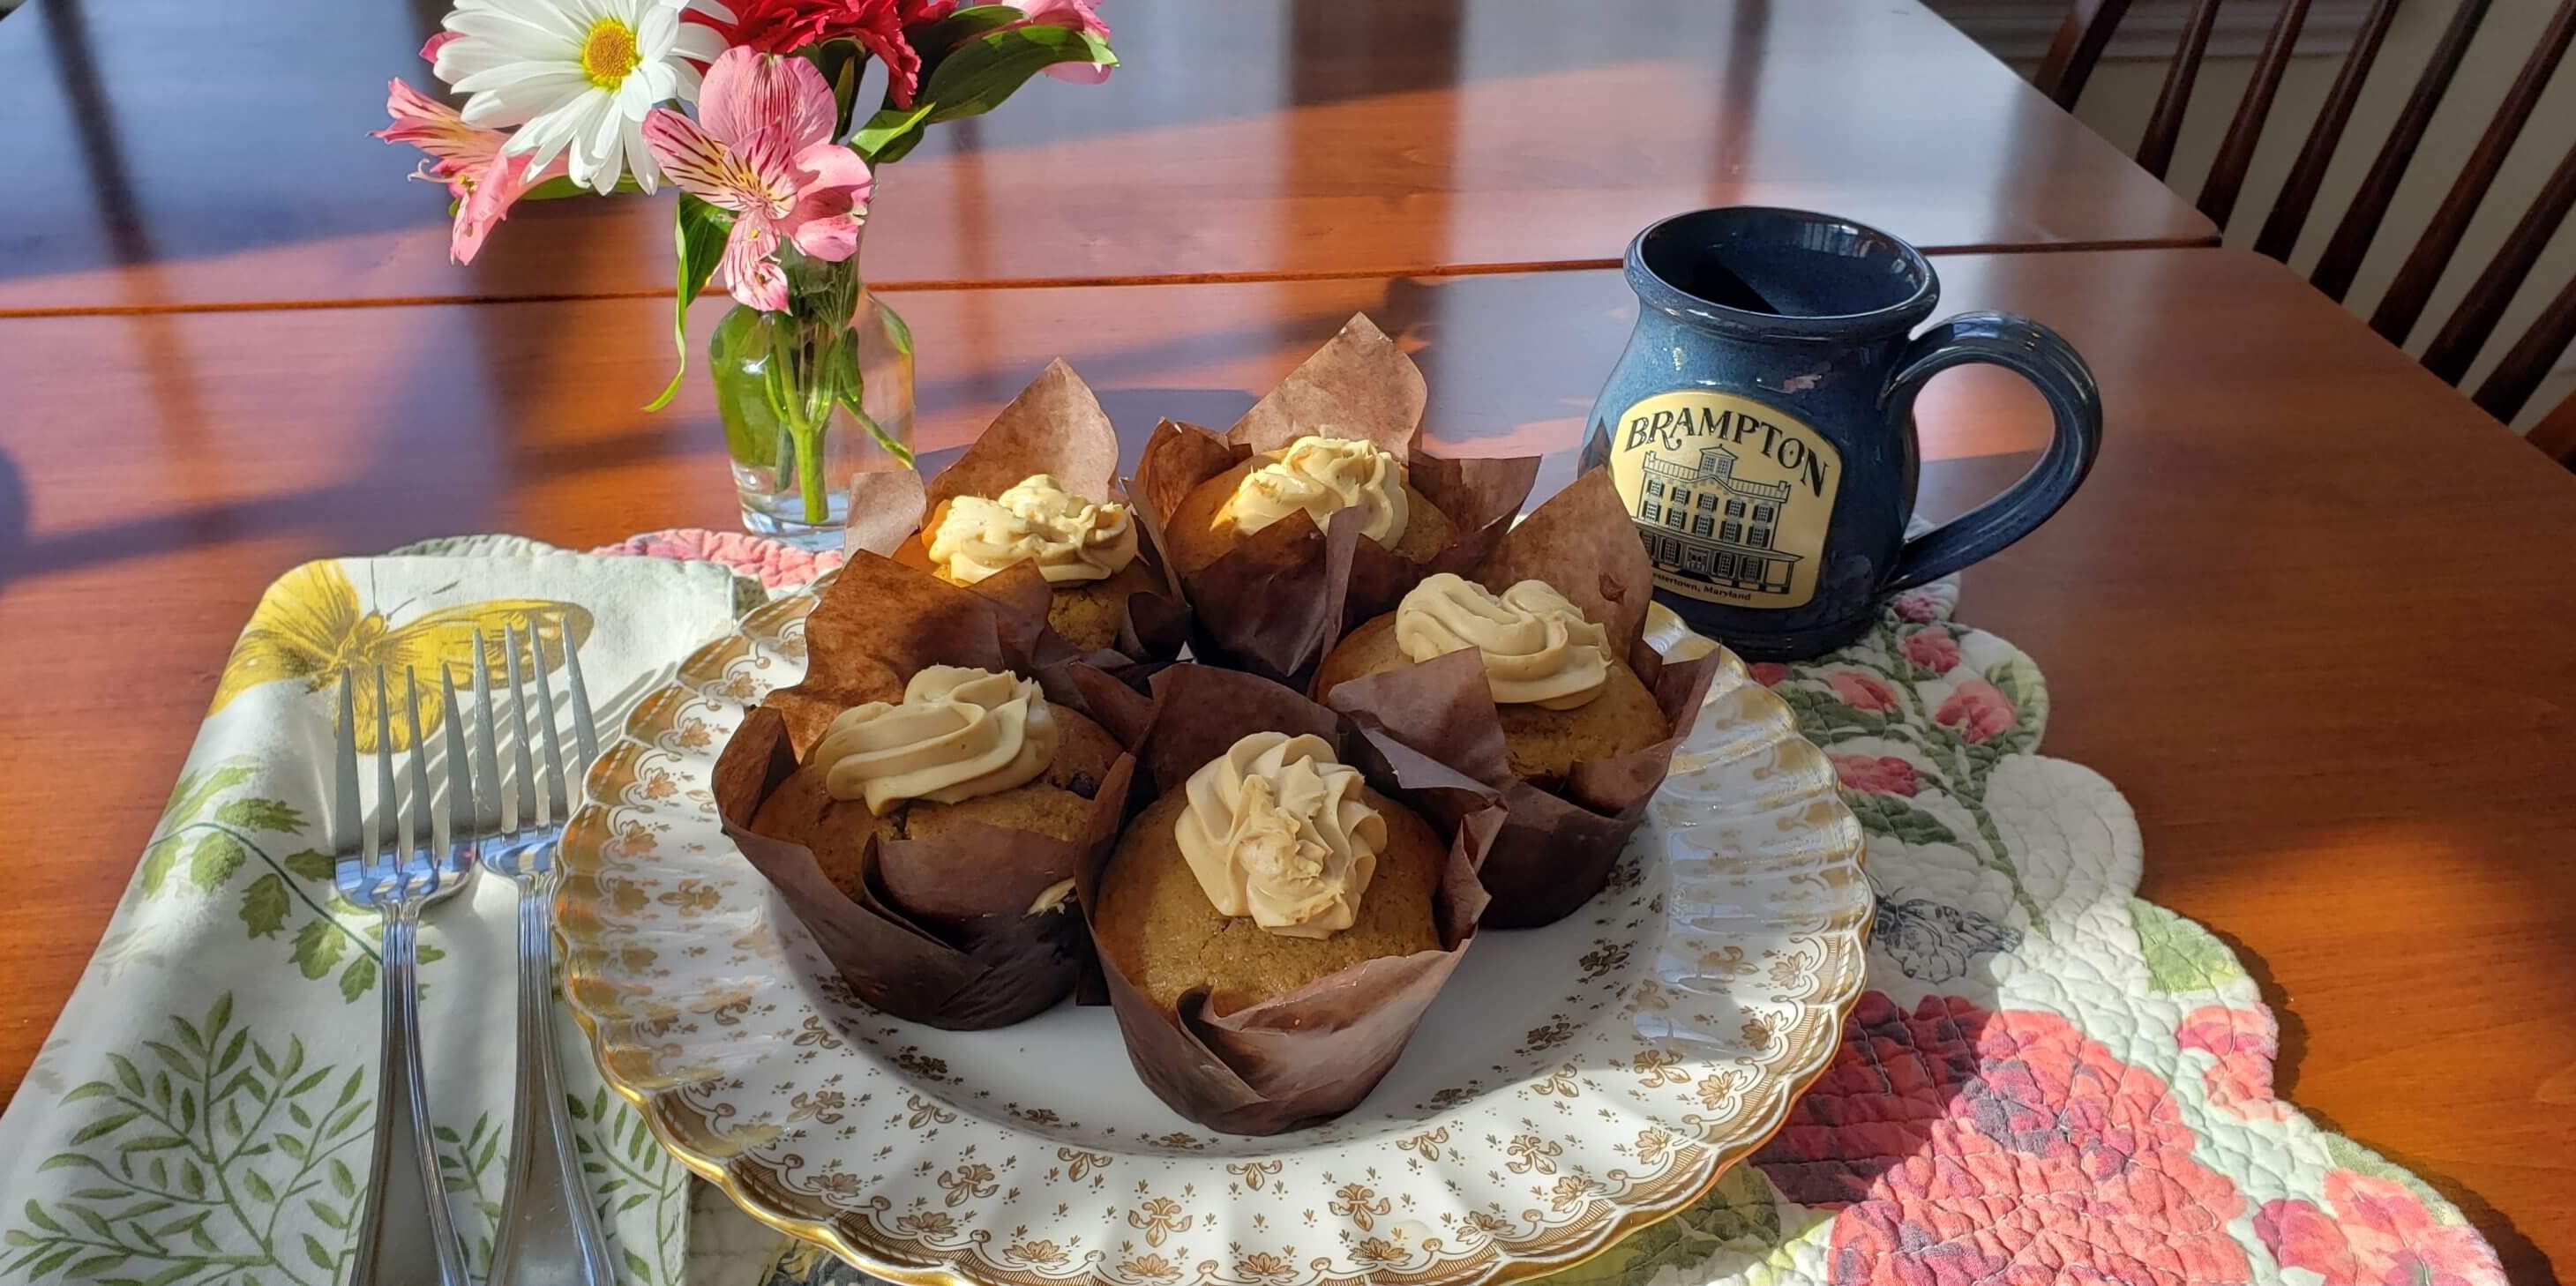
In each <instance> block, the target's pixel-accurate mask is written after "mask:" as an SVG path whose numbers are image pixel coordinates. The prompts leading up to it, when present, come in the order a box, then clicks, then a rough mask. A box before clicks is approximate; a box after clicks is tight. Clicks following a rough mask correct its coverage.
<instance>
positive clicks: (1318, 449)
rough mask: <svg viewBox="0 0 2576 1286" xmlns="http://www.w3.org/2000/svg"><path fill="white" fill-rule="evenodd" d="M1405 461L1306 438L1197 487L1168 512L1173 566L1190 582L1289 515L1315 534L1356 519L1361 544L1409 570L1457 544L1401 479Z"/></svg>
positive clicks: (1440, 516) (1441, 518) (1449, 527)
mask: <svg viewBox="0 0 2576 1286" xmlns="http://www.w3.org/2000/svg"><path fill="white" fill-rule="evenodd" d="M1405 472H1406V470H1405V461H1404V459H1403V457H1401V456H1399V455H1397V454H1396V453H1395V452H1392V451H1389V450H1387V449H1386V448H1384V447H1382V446H1379V445H1378V444H1377V443H1375V442H1370V441H1366V440H1363V439H1357V438H1339V437H1331V436H1326V435H1324V434H1309V435H1307V436H1304V437H1301V438H1298V439H1297V440H1296V441H1294V442H1291V443H1289V444H1288V445H1287V446H1285V447H1282V448H1280V449H1278V450H1276V451H1263V452H1258V453H1256V454H1254V455H1252V456H1251V457H1250V458H1248V459H1246V460H1244V461H1242V462H1241V463H1239V464H1237V465H1235V466H1234V467H1233V468H1230V469H1227V470H1226V471H1225V472H1223V473H1220V474H1218V475H1216V476H1215V477H1213V478H1210V479H1208V480H1207V481H1205V482H1203V483H1200V484H1199V485H1198V486H1197V487H1196V488H1195V489H1193V490H1192V491H1191V492H1190V493H1189V494H1188V495H1187V496H1185V497H1183V498H1182V500H1181V503H1180V505H1179V507H1178V508H1176V509H1174V510H1173V511H1172V517H1171V522H1170V525H1169V527H1168V528H1167V531H1168V538H1169V539H1170V541H1171V545H1172V560H1173V562H1174V563H1176V564H1177V565H1178V566H1179V567H1180V571H1181V574H1182V575H1183V576H1194V575H1196V574H1198V573H1199V572H1200V571H1202V570H1204V569H1205V568H1206V567H1207V566H1208V565H1209V564H1210V563H1213V562H1215V561H1216V560H1217V559H1219V558H1222V557H1224V556H1225V555H1226V553H1227V552H1229V551H1231V550H1233V549H1234V548H1235V547H1236V546H1238V545H1240V544H1241V543H1242V542H1243V540H1244V539H1245V538H1246V537H1248V536H1251V535H1253V534H1254V533H1256V532H1259V531H1261V530H1263V529H1264V528H1267V527H1269V526H1270V525H1271V524H1273V523H1276V522H1279V521H1281V520H1283V519H1285V518H1287V517H1288V516H1289V515H1290V514H1300V513H1302V514H1304V515H1305V516H1306V517H1307V519H1308V520H1309V521H1311V522H1313V523H1314V525H1315V527H1316V528H1317V529H1318V530H1321V529H1323V528H1324V527H1325V526H1326V525H1327V524H1328V523H1330V522H1331V520H1332V517H1333V515H1334V514H1337V513H1340V512H1341V511H1343V510H1345V509H1357V510H1359V511H1360V515H1361V516H1360V536H1361V537H1362V538H1363V539H1365V540H1368V541H1370V542H1372V543H1374V544H1376V545H1377V546H1378V547H1379V548H1382V549H1385V550H1387V551H1388V552H1390V553H1393V554H1394V555H1395V556H1397V557H1399V558H1402V559H1404V560H1406V561H1408V562H1414V563H1427V562H1429V561H1431V559H1432V558H1434V557H1435V556H1437V555H1438V554H1439V553H1440V552H1441V551H1443V550H1446V549H1448V548H1449V547H1450V546H1451V545H1452V544H1454V543H1456V541H1457V528H1456V526H1455V525H1454V524H1452V523H1451V522H1450V521H1449V516H1448V515H1447V514H1444V513H1442V512H1440V506H1438V505H1436V504H1433V503H1432V502H1431V500H1430V499H1429V498H1428V497H1426V496H1424V495H1423V494H1422V493H1421V492H1420V491H1418V490H1416V489H1415V488H1414V487H1413V485H1412V483H1411V482H1409V481H1408V480H1407V479H1406V476H1405Z"/></svg>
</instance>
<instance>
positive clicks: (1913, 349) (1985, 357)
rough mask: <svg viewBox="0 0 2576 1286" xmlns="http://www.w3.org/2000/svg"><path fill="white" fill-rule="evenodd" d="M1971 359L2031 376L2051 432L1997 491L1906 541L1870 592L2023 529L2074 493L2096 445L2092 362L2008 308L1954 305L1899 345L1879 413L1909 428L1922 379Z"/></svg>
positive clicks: (1969, 558)
mask: <svg viewBox="0 0 2576 1286" xmlns="http://www.w3.org/2000/svg"><path fill="white" fill-rule="evenodd" d="M1971 362H1983V363H1985V364H1987V365H1990V366H2000V367H2003V368H2004V369H2005V370H2008V371H2011V372H2013V373H2014V374H2016V375H2019V376H2021V377H2022V378H2023V379H2026V380H2029V381H2030V382H2031V383H2032V384H2033V385H2035V386H2037V387H2038V389H2039V392H2040V396H2042V397H2045V398H2047V399H2048V409H2049V411H2050V412H2051V413H2053V414H2054V415H2055V416H2056V419H2057V435H2056V437H2055V438H2053V439H2051V440H2050V442H2049V444H2048V451H2047V454H2045V455H2042V456H2041V457H2040V459H2039V463H2038V464H2037V465H2036V466H2034V467H2033V468H2032V469H2031V471H2030V472H2029V473H2027V474H2025V475H2023V476H2022V479H2021V481H2019V482H2016V483H2014V484H2013V485H2011V486H2010V487H2007V488H2005V489H2004V492H2003V494H2001V495H1999V496H1996V497H1995V498H1994V499H1992V500H1989V501H1987V502H1986V503H1984V504H1982V505H1979V506H1977V507H1976V508H1975V509H1972V510H1969V511H1968V512H1966V513H1964V514H1961V515H1959V516H1958V517H1956V518H1953V519H1951V520H1950V521H1948V522H1946V523H1943V524H1941V525H1940V526H1938V527H1935V528H1933V529H1932V530H1930V531H1927V532H1925V533H1923V534H1922V535H1920V536H1917V537H1915V538H1913V539H1912V540H1909V541H1906V542H1905V548H1904V550H1903V551H1902V552H1900V553H1899V554H1898V555H1897V558H1896V566H1895V568H1894V569H1893V571H1892V573H1891V574H1890V575H1889V577H1888V579H1887V583H1886V584H1884V585H1881V586H1880V587H1879V592H1880V593H1883V594H1892V593H1895V592H1896V591H1898V590H1902V589H1911V588H1913V587H1914V586H1917V585H1920V584H1922V583H1924V582H1925V581H1930V580H1938V579H1940V578H1941V577H1943V576H1947V575H1949V574H1950V573H1952V572H1955V571H1957V570H1959V569H1960V568H1962V567H1965V566H1967V565H1968V564H1970V563H1973V562H1976V561H1978V560H1979V559H1982V558H1985V557H1986V556H1988V555H1990V554H1994V553H1996V552H1998V551H2000V550H2002V549H2003V548H2004V547H2005V546H2007V545H2010V544H2011V543H2013V542H2014V541H2016V540H2019V539H2021V538H2022V537H2024V536H2027V535H2029V534H2030V533H2031V529H2032V528H2034V527H2037V526H2039V525H2040V524H2041V523H2043V522H2046V521H2048V519H2049V516H2050V515H2051V514H2054V513H2056V512H2057V509H2058V506H2060V505H2063V504H2065V503H2066V500H2067V497H2069V496H2072V495H2074V494H2075V488H2076V487H2077V486H2078V485H2080V484H2082V483H2083V481H2084V475H2085V473H2087V472H2088V471H2090V470H2091V469H2092V467H2093V457H2094V456H2095V455H2096V454H2098V453H2099V452H2100V451H2101V449H2102V393H2101V390H2100V389H2098V388H2096V387H2095V386H2094V383H2093V372H2092V371H2091V370H2089V369H2087V368H2086V367H2085V365H2084V359H2083V358H2082V357H2079V356H2077V355H2076V352H2075V347H2074V345H2072V344H2069V343H2067V342H2066V341H2065V340H2064V339H2062V338H2060V337H2059V336H2058V334H2057V332H2056V331H2053V330H2050V329H2049V328H2047V327H2046V326H2042V325H2040V324H2039V323H2038V322H2035V321H2032V320H2030V319H2028V318H2026V317H2015V316H2012V315H2011V314H2009V313H1961V314H1959V315H1958V316H1956V317H1953V318H1951V319H1950V320H1948V321H1945V322H1942V323H1941V324H1939V325H1937V326H1934V327H1933V328H1932V329H1930V330H1927V331H1925V332H1923V334H1922V335H1920V336H1919V337H1917V338H1916V339H1915V340H1914V342H1913V343H1912V344H1910V345H1908V346H1907V348H1906V351H1905V356H1904V359H1903V360H1902V361H1900V362H1899V363H1898V364H1897V368H1896V373H1895V374H1894V375H1891V376H1889V377H1888V381H1887V389H1886V391H1885V392H1883V393H1881V394H1880V395H1879V406H1880V407H1881V409H1883V410H1884V411H1885V412H1886V414H1887V417H1888V422H1889V423H1890V424H1891V425H1893V426H1896V427H1898V428H1899V429H1901V430H1903V431H1907V432H1910V431H1911V429H1910V424H1911V421H1910V418H1909V417H1911V416H1912V414H1913V411H1914V398H1915V395H1916V394H1918V393H1921V392H1922V391H1923V383H1924V381H1926V380H1929V379H1931V378H1932V377H1933V376H1935V375H1937V374H1940V373H1941V372H1943V371H1946V370H1948V369H1950V368H1951V367H1953V366H1964V365H1967V364H1969V363H1971Z"/></svg>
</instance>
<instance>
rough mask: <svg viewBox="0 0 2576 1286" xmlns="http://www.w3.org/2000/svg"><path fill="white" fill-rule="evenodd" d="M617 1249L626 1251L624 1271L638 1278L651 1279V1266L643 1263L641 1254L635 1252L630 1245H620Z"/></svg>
mask: <svg viewBox="0 0 2576 1286" xmlns="http://www.w3.org/2000/svg"><path fill="white" fill-rule="evenodd" d="M619 1249H621V1250H624V1251H625V1252H626V1271H628V1272H630V1273H633V1274H635V1276H636V1277H637V1278H638V1279H639V1280H642V1281H651V1280H653V1266H652V1265H651V1264H648V1263H645V1262H644V1257H643V1256H642V1255H639V1254H636V1253H635V1251H634V1250H633V1249H632V1248H630V1247H623V1246H621V1247H619Z"/></svg>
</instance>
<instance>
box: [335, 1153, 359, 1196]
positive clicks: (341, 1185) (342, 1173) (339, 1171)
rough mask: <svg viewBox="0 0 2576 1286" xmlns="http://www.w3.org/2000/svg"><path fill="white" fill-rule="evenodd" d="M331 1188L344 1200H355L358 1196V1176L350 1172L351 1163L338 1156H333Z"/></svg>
mask: <svg viewBox="0 0 2576 1286" xmlns="http://www.w3.org/2000/svg"><path fill="white" fill-rule="evenodd" d="M331 1190H332V1191H333V1192H336V1193H339V1194H340V1196H341V1197H342V1198H343V1199H344V1200H351V1201H354V1200H356V1199H357V1196H358V1176H357V1175H355V1174H352V1173H350V1171H349V1164H348V1163H347V1162H345V1161H342V1160H341V1159H340V1158H338V1157H333V1158H331Z"/></svg>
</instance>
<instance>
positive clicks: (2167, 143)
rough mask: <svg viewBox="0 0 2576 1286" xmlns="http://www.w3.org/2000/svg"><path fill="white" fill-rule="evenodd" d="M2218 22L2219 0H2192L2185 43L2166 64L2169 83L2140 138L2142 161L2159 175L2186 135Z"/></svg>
mask: <svg viewBox="0 0 2576 1286" xmlns="http://www.w3.org/2000/svg"><path fill="white" fill-rule="evenodd" d="M2216 25H2218V0H2191V13H2190V15H2189V16H2187V17H2185V18H2184V19H2183V24H2182V43H2181V44H2180V45H2178V46H2176V47H2175V49H2174V58H2173V61H2172V62H2171V63H2169V64H2167V65H2166V66H2165V87H2164V89H2163V90H2162V91H2160V92H2158V93H2157V95H2156V109H2155V110H2154V111H2153V112H2150V113H2148V115H2147V133H2146V137H2144V138H2142V139H2140V140H2139V141H2138V164H2139V165H2141V166H2143V167H2145V169H2146V171H2147V173H2149V174H2152V175H2155V176H2156V177H2157V178H2160V179H2161V178H2163V177H2164V176H2165V170H2166V169H2167V168H2168V167H2170V166H2171V165H2172V164H2173V153H2174V143H2175V142H2176V141H2177V140H2179V139H2180V138H2181V137H2182V120H2183V116H2184V114H2185V113H2188V112H2189V111H2190V110H2191V86H2192V82H2193V81H2195V80H2198V79H2199V78H2200V60H2201V55H2202V54H2204V53H2206V52H2208V49H2209V31H2210V28H2212V27H2214V26H2216Z"/></svg>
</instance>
